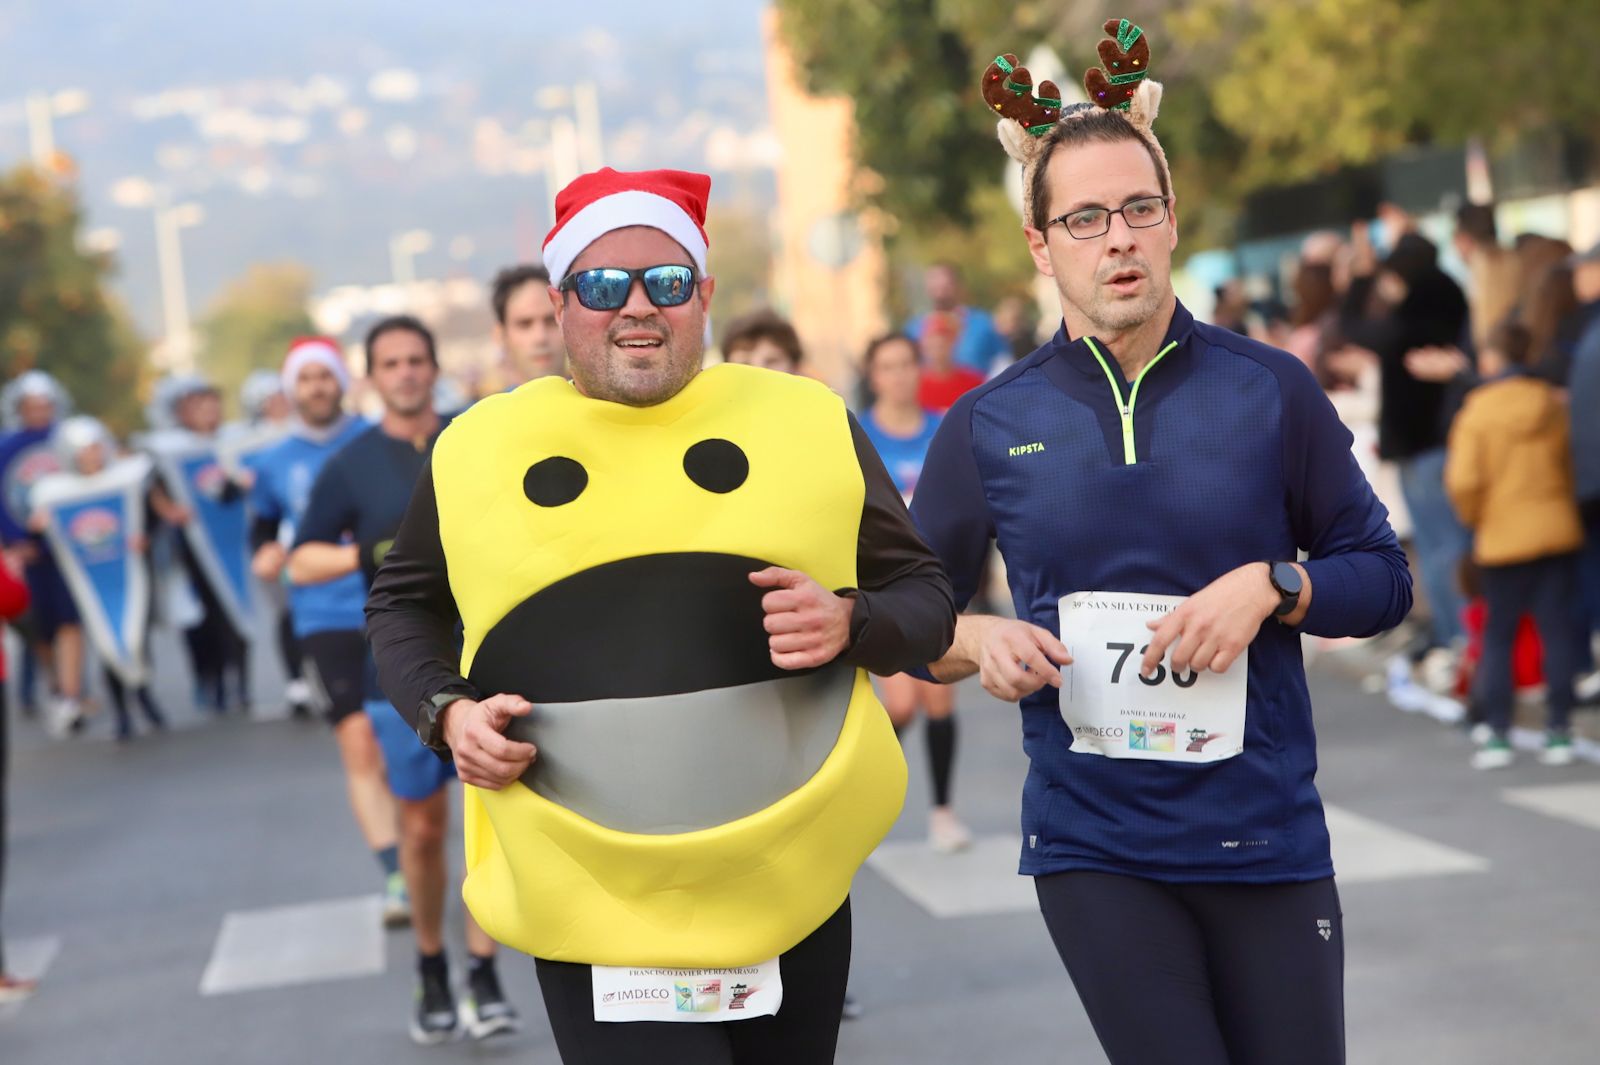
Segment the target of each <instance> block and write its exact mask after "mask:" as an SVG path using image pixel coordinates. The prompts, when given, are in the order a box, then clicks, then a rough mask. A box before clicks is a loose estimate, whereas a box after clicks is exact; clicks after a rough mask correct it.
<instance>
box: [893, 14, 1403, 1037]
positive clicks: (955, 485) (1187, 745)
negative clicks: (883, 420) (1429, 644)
mask: <svg viewBox="0 0 1600 1065" xmlns="http://www.w3.org/2000/svg"><path fill="white" fill-rule="evenodd" d="M1107 25H1108V29H1109V31H1117V30H1120V31H1121V32H1120V33H1119V34H1118V36H1119V40H1118V50H1119V52H1120V54H1121V59H1120V60H1119V61H1120V62H1124V63H1131V61H1132V59H1139V60H1141V69H1144V68H1143V66H1142V64H1143V63H1144V62H1147V61H1148V57H1149V46H1148V44H1147V43H1145V42H1144V41H1142V40H1140V39H1139V38H1140V37H1141V33H1140V31H1139V30H1138V28H1137V27H1132V26H1130V25H1129V24H1127V23H1126V22H1124V23H1121V24H1120V26H1119V23H1117V22H1116V21H1112V22H1110V23H1108V24H1107ZM1102 54H1104V52H1102ZM1012 68H1014V60H1012V59H1011V58H1010V57H1002V59H999V60H997V61H996V62H995V64H993V65H992V66H991V67H990V70H989V71H987V72H986V73H985V81H984V85H985V87H986V99H987V100H988V102H989V103H990V104H991V106H994V107H996V108H998V109H999V110H1000V112H1001V114H1002V116H1003V117H1002V123H1003V124H1004V123H1013V122H1015V123H1016V125H1015V126H1010V127H1005V128H1003V129H1002V132H1001V139H1002V141H1003V142H1004V143H1006V145H1007V147H1008V150H1010V151H1012V152H1013V154H1014V155H1015V156H1016V157H1018V158H1019V159H1020V161H1022V162H1023V168H1024V184H1023V187H1024V191H1025V197H1024V198H1025V208H1024V218H1025V219H1026V222H1025V232H1026V235H1027V239H1028V246H1029V250H1030V251H1031V253H1032V255H1033V259H1034V263H1035V265H1036V266H1037V267H1038V269H1039V271H1040V272H1041V273H1043V274H1045V275H1047V276H1049V277H1051V278H1053V279H1054V280H1055V284H1056V288H1057V290H1058V292H1059V295H1060V303H1061V312H1062V318H1063V322H1062V328H1061V330H1060V331H1059V332H1058V333H1057V334H1056V336H1055V338H1054V339H1053V340H1051V341H1050V342H1049V343H1047V344H1045V345H1044V346H1043V347H1041V348H1040V349H1039V350H1038V351H1036V352H1034V353H1033V354H1032V355H1030V356H1028V357H1027V358H1026V359H1024V360H1022V361H1021V362H1020V363H1018V364H1016V365H1015V366H1013V367H1011V368H1010V369H1009V370H1007V371H1005V372H1004V373H1002V374H1001V375H1000V376H999V377H997V378H996V379H994V380H993V381H990V382H988V383H987V384H985V385H984V386H982V387H981V388H978V389H975V390H974V391H972V392H970V393H968V394H967V395H965V396H963V397H962V398H961V399H960V400H959V401H958V402H957V403H956V405H955V407H954V408H952V410H951V411H950V413H949V414H948V415H947V416H946V418H945V420H944V423H943V424H942V425H941V426H940V427H939V431H938V434H937V435H936V436H935V438H934V442H933V446H932V448H931V449H930V451H929V454H928V461H927V464H926V466H925V467H924V469H923V476H922V480H921V481H920V483H919V488H918V491H917V496H916V499H915V501H914V502H913V504H912V515H913V517H914V518H915V519H916V522H917V525H918V527H919V528H920V529H921V531H922V532H923V534H924V536H925V538H926V539H927V541H928V544H929V546H931V547H932V548H933V549H934V551H935V552H936V553H938V554H939V556H940V557H941V559H942V560H943V562H944V564H945V567H946V569H947V570H948V572H949V574H950V578H951V583H952V585H953V587H954V589H955V593H956V601H957V604H958V605H960V604H962V603H964V602H965V601H966V600H967V599H968V598H969V597H970V596H971V595H972V592H973V587H974V582H975V580H976V575H977V573H978V572H979V567H980V564H981V562H982V560H983V558H984V557H985V555H986V553H987V551H988V550H989V544H990V542H991V541H995V540H997V541H998V544H999V547H1000V552H1001V555H1002V556H1003V557H1004V559H1005V562H1006V576H1007V580H1008V582H1009V584H1010V587H1011V594H1012V599H1013V602H1014V604H1015V607H1016V613H1017V619H1016V620H1010V619H1002V618H998V617H975V616H963V617H962V618H961V619H960V621H959V624H958V627H957V631H956V640H955V644H954V646H953V647H952V649H951V651H950V653H949V654H948V655H946V656H945V657H944V658H943V659H941V660H940V661H938V662H936V663H934V664H933V666H932V667H931V669H932V674H933V676H935V677H937V678H938V679H940V680H943V681H945V682H952V681H955V680H958V679H960V678H962V677H966V676H971V675H973V674H978V675H979V676H980V677H981V678H982V682H983V685H984V687H985V688H986V689H987V690H988V691H989V692H991V693H992V694H994V695H995V696H997V697H999V698H1002V699H1006V700H1019V701H1020V702H1021V711H1022V713H1021V720H1022V732H1023V747H1024V749H1025V750H1026V752H1027V754H1028V758H1029V769H1028V776H1027V781H1026V783H1025V785H1024V788H1023V798H1022V818H1021V829H1022V863H1021V871H1022V872H1023V873H1024V874H1026V875H1029V876H1032V877H1034V882H1035V885H1036V888H1037V892H1038V896H1039V902H1040V908H1041V909H1042V911H1043V913H1044V918H1045V923H1046V926H1047V927H1048V929H1049V931H1050V934H1051V937H1052V939H1053V940H1054V942H1055V946H1056V949H1057V951H1058V952H1059V954H1060V955H1061V958H1062V960H1063V962H1065V964H1066V968H1067V971H1068V974H1069V975H1070V976H1071V978H1072V981H1073V983H1074V984H1075V985H1076V987H1077V990H1078V995H1079V997H1080V998H1081V999H1082V1001H1083V1005H1084V1008H1085V1010H1086V1011H1087V1012H1088V1015H1089V1018H1090V1020H1091V1021H1092V1022H1093V1024H1094V1028H1095V1032H1096V1034H1097V1035H1098V1036H1099V1038H1100V1042H1101V1044H1102V1046H1103V1047H1104V1048H1105V1051H1106V1054H1107V1056H1108V1058H1109V1059H1110V1061H1111V1063H1112V1065H1179V1063H1181V1065H1276V1063H1282V1062H1290V1061H1292V1062H1295V1063H1296V1065H1342V1063H1343V1061H1344V1060H1345V1057H1344V988H1343V964H1344V936H1343V928H1342V924H1341V917H1340V908H1339V898H1338V893H1337V891H1336V890H1335V887H1334V880H1333V874H1334V869H1333V862H1332V859H1331V856H1330V851H1329V842H1328V829H1327V824H1326V820H1325V818H1324V815H1323V810H1322V802H1321V799H1320V798H1319V796H1318V794H1317V789H1316V786H1315V783H1314V778H1315V774H1316V768H1317V754H1316V738H1315V733H1314V731H1313V728H1312V716H1311V697H1310V693H1309V691H1308V688H1307V682H1306V674H1305V667H1304V664H1303V662H1302V659H1301V652H1300V636H1301V634H1302V633H1308V634H1312V635H1319V636H1335V637H1338V636H1367V635H1372V634H1375V633H1377V632H1380V631H1383V630H1384V629H1387V628H1390V627H1392V626H1394V625H1395V624H1396V623H1398V622H1399V621H1400V620H1401V618H1402V617H1404V615H1405V613H1406V611H1407V610H1408V609H1409V607H1410V605H1411V581H1410V576H1409V574H1408V572H1407V568H1406V559H1405V555H1404V554H1403V553H1402V552H1401V550H1400V547H1399V545H1398V543H1397V542H1396V540H1395V536H1394V533H1393V531H1392V530H1391V529H1390V527H1389V523H1388V520H1387V512H1386V511H1385V510H1384V508H1383V506H1382V504H1380V503H1379V502H1378V500H1377V499H1376V497H1375V496H1374V495H1373V492H1372V489H1371V487H1370V486H1369V485H1368V484H1367V482H1366V479H1365V478H1364V477H1363V476H1362V473H1361V471H1360V468H1359V467H1358V466H1357V464H1356V461H1355V458H1354V456H1353V455H1352V454H1351V452H1350V446H1351V437H1350V433H1349V432H1348V431H1347V430H1346V429H1345V428H1344V426H1343V425H1342V424H1340V422H1339V419H1338V417H1337V415H1336V414H1335V413H1334V411H1333V408H1332V406H1331V405H1330V404H1329V402H1328V401H1327V398H1326V397H1325V396H1324V395H1323V393H1322V391H1321V389H1320V388H1319V387H1318V386H1317V383H1316V381H1315V379H1314V378H1313V377H1312V375H1311V373H1310V371H1308V370H1307V369H1306V368H1305V367H1304V365H1302V364H1301V363H1300V362H1299V360H1297V359H1296V358H1295V357H1294V356H1292V355H1289V354H1287V353H1285V352H1282V351H1278V350H1276V349H1273V348H1269V347H1267V346H1265V345H1263V344H1258V343H1255V342H1253V341H1250V340H1248V339H1246V338H1244V337H1240V336H1238V335H1236V334H1232V333H1229V332H1227V331H1225V330H1222V329H1218V328H1216V327H1213V326H1209V325H1205V324H1202V323H1199V322H1196V321H1195V320H1194V318H1193V316H1192V315H1191V314H1190V313H1189V312H1188V311H1187V310H1186V309H1185V308H1184V307H1183V306H1182V305H1181V304H1180V303H1178V301H1177V298H1176V296H1175V295H1174V294H1173V290H1172V284H1171V257H1172V251H1173V249H1174V248H1175V247H1176V245H1177V239H1178V238H1177V216H1176V213H1175V210H1174V207H1173V190H1172V184H1171V178H1170V175H1169V173H1168V170H1167V167H1166V160H1165V156H1164V155H1163V153H1162V152H1161V148H1160V145H1159V143H1158V142H1157V141H1156V139H1155V135H1154V133H1153V132H1152V131H1151V129H1150V122H1151V121H1152V120H1153V118H1154V113H1155V103H1156V100H1157V99H1159V86H1155V85H1153V84H1152V83H1150V82H1140V83H1139V84H1138V85H1137V86H1135V87H1133V88H1132V89H1131V92H1129V91H1128V90H1124V89H1123V88H1121V87H1120V86H1133V85H1134V82H1136V81H1139V79H1132V80H1130V79H1126V78H1125V79H1123V80H1122V81H1121V82H1119V83H1118V84H1117V85H1112V86H1110V87H1109V88H1108V87H1107V86H1106V84H1105V78H1104V76H1102V77H1100V78H1099V79H1096V78H1095V74H1096V73H1099V72H1097V71H1091V73H1090V77H1089V79H1088V80H1089V81H1090V83H1091V85H1090V87H1091V89H1092V90H1094V91H1095V92H1099V93H1101V95H1100V96H1099V97H1096V96H1095V95H1093V94H1091V97H1090V98H1091V99H1096V98H1100V99H1104V100H1106V101H1107V102H1108V103H1109V102H1112V101H1115V100H1119V99H1120V98H1121V97H1122V96H1123V95H1124V93H1125V92H1128V94H1129V95H1132V96H1133V99H1132V100H1131V109H1130V111H1129V112H1128V113H1127V114H1126V115H1124V113H1123V112H1121V111H1117V110H1109V109H1102V108H1100V107H1096V106H1094V105H1091V104H1083V105H1078V106H1076V107H1073V108H1069V109H1068V113H1067V114H1066V115H1065V116H1064V117H1060V118H1059V120H1058V119H1057V115H1056V110H1055V109H1059V108H1060V106H1061V104H1060V102H1059V101H1056V100H1039V99H1031V94H1030V93H1028V92H1026V91H1023V92H1017V91H1016V90H1013V89H1009V88H1007V89H1001V88H1000V86H1001V85H1002V84H1004V83H1003V82H1002V81H1001V79H1002V78H1005V80H1006V82H1011V83H1013V84H1025V83H1026V78H1025V77H1018V78H1015V79H1013V78H1012V76H1011V69H1012ZM1096 81H1098V83H1099V84H1098V87H1097V86H1096V84H1095V83H1096ZM991 86H992V88H991ZM1030 100H1031V102H1030ZM1040 127H1042V128H1041V131H1040V132H1041V134H1042V135H1038V136H1035V135H1034V134H1032V133H1031V132H1029V129H1030V128H1040ZM1299 552H1304V553H1305V555H1306V559H1305V561H1304V562H1295V561H1294V560H1295V559H1296V557H1297V554H1298V553H1299ZM1069 645H1070V646H1069ZM1069 665H1070V666H1071V669H1070V670H1063V669H1062V668H1060V667H1066V666H1069Z"/></svg>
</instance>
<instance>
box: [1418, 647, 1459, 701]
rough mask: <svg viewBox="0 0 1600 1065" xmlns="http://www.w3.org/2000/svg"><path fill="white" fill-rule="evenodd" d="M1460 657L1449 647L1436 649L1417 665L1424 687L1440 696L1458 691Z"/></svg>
mask: <svg viewBox="0 0 1600 1065" xmlns="http://www.w3.org/2000/svg"><path fill="white" fill-rule="evenodd" d="M1459 661H1460V656H1459V655H1457V654H1456V652H1455V651H1454V650H1453V649H1452V648H1449V647H1435V648H1433V649H1432V650H1430V651H1429V652H1428V653H1427V654H1425V655H1423V656H1422V661H1421V662H1419V663H1417V674H1418V676H1419V678H1420V679H1421V681H1422V684H1423V686H1424V687H1426V688H1427V689H1428V690H1429V691H1431V692H1434V693H1436V694H1438V695H1449V694H1450V693H1451V692H1453V691H1455V690H1456V665H1457V663H1458V662H1459Z"/></svg>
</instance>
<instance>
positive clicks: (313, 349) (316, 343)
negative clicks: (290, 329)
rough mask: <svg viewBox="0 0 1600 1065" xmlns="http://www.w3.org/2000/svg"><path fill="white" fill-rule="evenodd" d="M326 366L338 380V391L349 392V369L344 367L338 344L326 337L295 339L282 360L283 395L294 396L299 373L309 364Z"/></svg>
mask: <svg viewBox="0 0 1600 1065" xmlns="http://www.w3.org/2000/svg"><path fill="white" fill-rule="evenodd" d="M313 363H315V364H318V365H321V366H326V367H327V368H328V371H329V372H330V373H332V374H333V376H334V377H337V378H338V379H339V390H340V391H342V392H348V391H350V367H348V366H346V365H345V362H344V355H343V354H341V353H340V351H339V344H338V342H337V341H335V340H331V339H329V338H328V337H296V338H295V339H294V340H293V341H291V342H290V344H289V354H288V355H287V356H285V357H284V360H283V374H282V378H281V380H282V381H283V394H284V395H286V396H291V397H292V396H293V395H294V385H295V382H296V381H298V380H299V379H300V371H301V370H303V369H304V368H305V367H306V366H309V365H311V364H313Z"/></svg>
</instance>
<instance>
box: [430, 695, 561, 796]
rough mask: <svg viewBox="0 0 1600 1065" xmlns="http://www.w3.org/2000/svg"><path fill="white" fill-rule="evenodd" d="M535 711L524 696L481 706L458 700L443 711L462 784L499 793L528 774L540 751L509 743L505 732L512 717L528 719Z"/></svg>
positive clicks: (498, 697)
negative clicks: (529, 767) (524, 774)
mask: <svg viewBox="0 0 1600 1065" xmlns="http://www.w3.org/2000/svg"><path fill="white" fill-rule="evenodd" d="M532 710H533V704H532V703H530V702H528V700H526V699H524V698H522V697H521V696H520V695H494V696H490V697H489V698H487V699H485V700H484V701H483V702H481V703H476V702H473V701H472V700H471V699H458V700H456V701H455V702H453V703H451V704H450V705H449V706H447V707H445V708H444V709H443V710H442V711H440V715H439V717H440V724H441V726H442V727H443V729H444V737H445V742H446V743H447V744H449V746H450V753H451V755H452V756H453V757H454V758H455V763H456V776H458V777H460V778H461V781H462V783H464V784H471V785H472V786H473V787H475V788H487V789H489V790H490V791H499V790H500V789H501V788H503V787H505V786H506V785H507V784H509V783H511V782H512V781H513V780H516V779H517V778H518V777H520V776H522V774H523V773H525V772H527V769H528V766H530V765H532V764H533V759H534V756H535V755H537V754H538V753H539V749H538V748H537V747H535V746H534V745H533V744H531V743H521V742H518V741H517V740H508V739H506V737H505V736H504V732H505V730H506V726H507V725H509V724H511V719H512V718H514V717H526V716H528V714H529V713H530V712H531V711H532Z"/></svg>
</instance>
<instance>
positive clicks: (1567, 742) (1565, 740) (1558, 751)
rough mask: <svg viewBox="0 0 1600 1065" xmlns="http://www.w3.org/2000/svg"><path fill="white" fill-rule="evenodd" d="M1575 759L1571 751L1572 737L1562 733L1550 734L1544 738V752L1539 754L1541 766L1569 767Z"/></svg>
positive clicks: (1575, 756)
mask: <svg viewBox="0 0 1600 1065" xmlns="http://www.w3.org/2000/svg"><path fill="white" fill-rule="evenodd" d="M1576 758H1577V754H1576V753H1575V752H1574V751H1573V749H1572V737H1571V736H1568V735H1567V734H1566V733H1564V732H1552V733H1550V734H1549V735H1547V736H1546V737H1545V740H1544V750H1542V751H1540V752H1539V761H1540V763H1541V764H1543V765H1558V766H1559V765H1571V764H1572V763H1573V761H1574V760H1575V759H1576Z"/></svg>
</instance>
